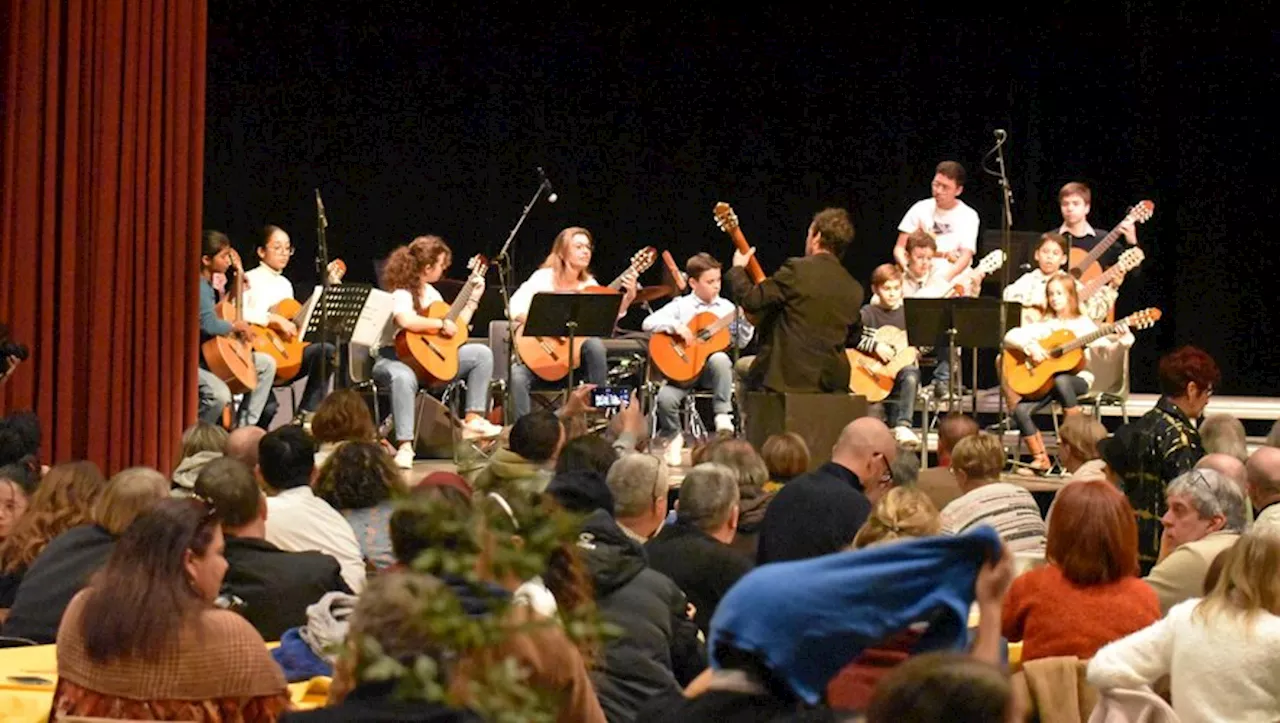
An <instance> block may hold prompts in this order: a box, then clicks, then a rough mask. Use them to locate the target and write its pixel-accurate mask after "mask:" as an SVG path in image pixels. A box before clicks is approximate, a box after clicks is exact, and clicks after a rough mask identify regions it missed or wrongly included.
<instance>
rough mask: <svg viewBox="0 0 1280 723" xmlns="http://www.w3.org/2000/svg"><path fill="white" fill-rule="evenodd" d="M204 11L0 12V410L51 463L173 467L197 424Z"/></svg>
mask: <svg viewBox="0 0 1280 723" xmlns="http://www.w3.org/2000/svg"><path fill="white" fill-rule="evenodd" d="M206 9H207V6H206V0H180V1H179V2H170V1H169V0H0V27H3V28H4V29H3V30H2V31H0V33H3V38H0V43H3V47H2V48H0V57H3V74H4V75H3V86H0V87H2V88H3V94H4V95H3V98H0V116H2V117H3V120H2V121H0V122H2V123H3V127H4V136H3V139H2V141H0V143H2V154H0V320H3V321H6V322H8V324H9V326H10V329H11V331H12V334H13V336H14V338H15V340H17V341H20V342H23V343H26V344H28V345H29V346H30V347H31V353H32V356H31V359H30V360H29V361H28V362H27V363H25V364H23V365H22V367H21V368H20V369H19V370H18V371H17V373H16V374H15V375H14V377H13V378H11V379H10V380H9V382H8V383H7V384H6V385H5V386H4V387H3V388H0V411H6V412H7V411H14V410H21V409H32V410H34V411H35V412H36V413H37V414H39V416H40V421H41V425H42V429H43V433H44V444H43V449H42V457H43V458H44V461H46V462H61V461H66V460H73V459H88V460H91V461H93V462H96V463H98V465H99V466H101V467H102V468H103V470H104V471H105V472H107V473H112V472H115V471H117V470H119V469H121V468H124V467H127V466H131V465H149V466H154V467H157V468H159V469H160V470H162V471H166V472H167V471H169V470H170V468H171V467H172V466H173V464H174V461H175V457H176V454H177V450H178V442H179V436H180V434H181V431H182V429H183V428H184V427H185V426H186V425H187V424H189V423H191V422H192V421H194V419H195V411H196V393H195V388H196V381H195V380H196V354H197V351H198V337H197V330H196V326H195V320H196V317H197V313H198V306H199V303H198V298H197V293H196V288H197V287H196V277H197V267H198V264H199V252H198V251H197V248H198V238H199V235H200V214H201V205H202V198H201V194H202V192H203V183H202V175H203V172H204V168H203V167H204V92H205V90H204V88H205V34H206V27H205V26H206Z"/></svg>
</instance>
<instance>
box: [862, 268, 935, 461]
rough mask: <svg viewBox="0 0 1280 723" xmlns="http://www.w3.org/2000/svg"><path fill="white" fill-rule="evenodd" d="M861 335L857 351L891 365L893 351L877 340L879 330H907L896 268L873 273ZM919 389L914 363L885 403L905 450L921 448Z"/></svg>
mask: <svg viewBox="0 0 1280 723" xmlns="http://www.w3.org/2000/svg"><path fill="white" fill-rule="evenodd" d="M860 315H861V318H862V334H861V336H860V338H859V339H858V345H857V348H858V351H860V352H862V353H864V354H869V355H871V356H874V357H877V358H878V359H880V361H883V362H888V361H890V360H892V359H893V356H894V354H893V350H892V349H890V348H889V347H887V346H885V345H884V344H879V343H877V342H876V340H875V333H876V330H877V329H879V328H880V327H883V326H893V327H897V328H899V329H906V328H907V319H906V314H905V313H904V311H903V309H902V271H901V270H900V269H899V268H898V267H897V266H894V265H893V264H881V265H879V266H877V267H876V269H875V271H873V272H871V303H869V304H867V305H866V306H863V307H862V311H861V312H860ZM919 387H920V367H919V366H918V365H917V364H915V363H912V364H911V365H910V366H906V367H903V369H902V370H901V371H899V372H898V376H897V377H895V378H894V380H893V389H892V390H891V391H890V392H889V396H888V397H886V398H885V400H884V417H885V420H884V421H885V424H887V425H889V427H890V428H891V429H893V438H894V439H895V440H897V442H898V444H901V445H904V446H906V447H909V448H911V447H919V446H920V437H918V436H917V435H916V433H915V432H913V431H912V430H911V423H912V420H913V419H914V418H915V412H916V390H917V389H919Z"/></svg>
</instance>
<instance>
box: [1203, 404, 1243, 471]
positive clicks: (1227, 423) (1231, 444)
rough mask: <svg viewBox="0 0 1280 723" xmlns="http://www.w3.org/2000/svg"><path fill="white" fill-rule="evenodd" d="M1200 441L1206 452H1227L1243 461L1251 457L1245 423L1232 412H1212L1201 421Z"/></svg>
mask: <svg viewBox="0 0 1280 723" xmlns="http://www.w3.org/2000/svg"><path fill="white" fill-rule="evenodd" d="M1199 429H1200V441H1201V444H1203V445H1204V451H1205V454H1213V453H1215V452H1217V453H1219V454H1225V455H1227V456H1229V457H1234V458H1236V459H1238V460H1240V461H1241V462H1244V461H1245V460H1246V459H1248V458H1249V449H1248V446H1247V444H1248V437H1247V436H1246V435H1245V432H1244V423H1243V422H1241V421H1240V420H1239V419H1236V418H1235V417H1233V416H1231V415H1230V414H1210V415H1209V416H1207V417H1205V418H1204V421H1203V422H1201V423H1200V427H1199Z"/></svg>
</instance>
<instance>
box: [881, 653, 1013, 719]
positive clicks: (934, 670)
mask: <svg viewBox="0 0 1280 723" xmlns="http://www.w3.org/2000/svg"><path fill="white" fill-rule="evenodd" d="M1023 707H1024V706H1023V703H1022V702H1021V699H1020V698H1019V697H1018V696H1017V695H1016V694H1015V692H1014V689H1013V686H1012V684H1011V683H1010V681H1009V676H1007V675H1005V673H1004V672H1003V671H1001V670H1000V669H999V668H997V667H995V666H994V665H991V664H990V663H986V662H983V661H981V660H978V659H977V658H974V657H973V656H971V655H968V654H966V653H925V654H923V655H915V656H912V657H911V658H908V659H907V661H906V662H905V663H903V664H901V665H899V666H898V667H896V668H894V669H893V672H891V673H889V675H888V676H886V677H885V678H884V679H883V680H881V681H880V684H879V685H878V686H876V690H875V694H874V695H873V696H872V698H871V705H870V706H869V707H868V709H867V718H866V723H933V722H934V721H963V722H964V723H1013V722H1014V721H1021V720H1023V719H1024V718H1025V717H1026V713H1025V711H1024V710H1023Z"/></svg>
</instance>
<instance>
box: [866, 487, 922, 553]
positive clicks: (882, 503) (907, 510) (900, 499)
mask: <svg viewBox="0 0 1280 723" xmlns="http://www.w3.org/2000/svg"><path fill="white" fill-rule="evenodd" d="M941 531H942V517H941V515H940V514H939V513H938V508H937V507H934V505H933V502H932V501H931V500H930V499H929V495H927V494H925V493H924V492H921V491H920V490H918V489H916V488H915V487H894V488H893V489H891V490H889V491H888V492H886V493H885V494H884V496H883V497H881V498H880V499H879V500H878V501H877V502H876V504H875V507H873V508H871V514H870V515H868V516H867V521H866V522H864V523H862V527H861V528H859V529H858V534H857V535H856V536H854V538H853V547H854V548H855V549H859V550H860V549H862V548H864V547H870V546H871V545H876V544H879V543H882V542H890V541H893V540H902V539H907V538H912V537H929V536H930V535H936V534H939V533H940V532H941Z"/></svg>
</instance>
